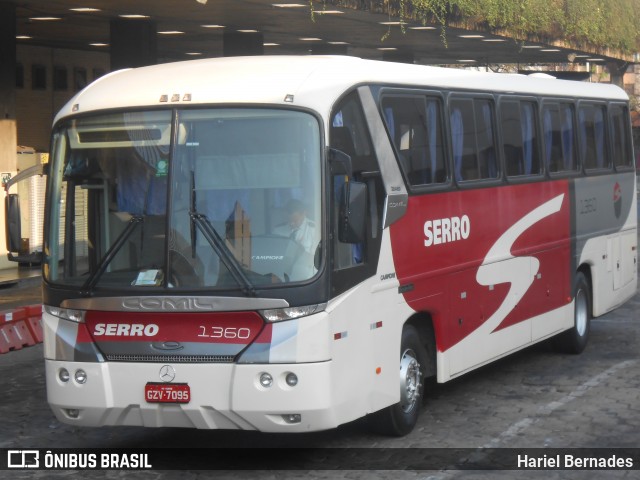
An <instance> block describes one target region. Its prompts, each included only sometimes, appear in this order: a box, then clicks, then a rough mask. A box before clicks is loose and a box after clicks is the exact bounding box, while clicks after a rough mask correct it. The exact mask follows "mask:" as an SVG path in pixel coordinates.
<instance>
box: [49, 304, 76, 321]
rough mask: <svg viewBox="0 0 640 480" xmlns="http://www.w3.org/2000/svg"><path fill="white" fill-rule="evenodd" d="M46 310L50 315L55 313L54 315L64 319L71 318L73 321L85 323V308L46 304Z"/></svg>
mask: <svg viewBox="0 0 640 480" xmlns="http://www.w3.org/2000/svg"><path fill="white" fill-rule="evenodd" d="M44 311H45V312H46V313H48V314H49V315H53V316H54V317H58V318H61V319H63V320H69V321H71V322H76V323H84V315H85V311H84V310H74V309H71V308H60V307H50V306H48V305H45V306H44Z"/></svg>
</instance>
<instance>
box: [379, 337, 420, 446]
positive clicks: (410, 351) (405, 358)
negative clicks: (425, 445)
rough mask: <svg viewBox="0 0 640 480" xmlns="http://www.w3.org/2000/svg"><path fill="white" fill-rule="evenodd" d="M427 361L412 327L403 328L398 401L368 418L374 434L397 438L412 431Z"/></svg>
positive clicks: (418, 409) (417, 411) (418, 408)
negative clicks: (375, 432)
mask: <svg viewBox="0 0 640 480" xmlns="http://www.w3.org/2000/svg"><path fill="white" fill-rule="evenodd" d="M428 361H429V360H428V357H427V352H426V350H425V348H424V346H423V345H422V343H421V340H420V335H419V334H418V331H417V330H416V329H415V327H413V326H412V325H406V326H405V327H404V329H403V330H402V341H401V345H400V368H399V383H400V401H399V402H398V403H396V404H395V405H391V406H389V407H387V408H385V409H383V410H380V411H379V412H376V413H374V414H372V415H371V416H370V418H369V420H370V424H371V426H372V428H373V429H374V430H375V431H377V432H378V433H382V434H384V435H392V436H398V437H400V436H403V435H406V434H408V433H409V432H411V430H413V428H414V427H415V425H416V423H417V421H418V415H419V414H420V407H421V405H422V396H423V394H424V378H425V372H426V365H427V362H428Z"/></svg>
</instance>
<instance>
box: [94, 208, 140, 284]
mask: <svg viewBox="0 0 640 480" xmlns="http://www.w3.org/2000/svg"><path fill="white" fill-rule="evenodd" d="M142 222H144V217H143V216H142V215H134V216H133V217H131V219H130V220H129V223H128V224H127V226H126V228H125V229H124V230H123V231H122V233H121V234H120V235H119V236H118V238H116V241H115V242H114V243H113V245H111V248H110V249H109V250H107V253H106V254H105V256H104V257H102V260H101V261H100V263H99V264H98V268H97V269H96V271H94V272H93V273H92V274H91V276H90V277H89V278H88V279H87V281H86V282H84V285H83V286H82V294H83V295H84V296H89V295H90V294H91V290H92V289H93V287H95V286H96V284H97V283H98V280H100V277H101V276H102V274H103V273H104V272H105V271H106V270H107V267H108V266H109V264H110V263H111V261H112V260H113V258H114V257H115V256H116V254H117V253H118V252H119V251H120V249H121V248H122V246H123V245H124V242H126V241H127V239H128V238H129V237H130V236H131V234H132V233H133V232H134V230H135V229H136V227H137V226H138V225H140V224H141V223H142Z"/></svg>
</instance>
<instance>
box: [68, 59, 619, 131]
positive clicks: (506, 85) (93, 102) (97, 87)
mask: <svg viewBox="0 0 640 480" xmlns="http://www.w3.org/2000/svg"><path fill="white" fill-rule="evenodd" d="M362 84H384V85H397V86H415V87H421V88H435V89H469V90H474V91H487V92H511V93H521V94H524V95H527V94H529V95H553V96H560V97H567V98H578V97H579V98H606V99H615V100H622V101H627V100H628V97H627V95H626V93H625V92H624V91H623V90H622V89H620V88H619V87H616V86H614V85H611V84H596V83H585V82H575V81H566V80H557V79H554V78H540V77H539V76H525V75H517V74H501V73H489V72H477V71H469V70H461V69H452V68H441V67H429V66H419V65H410V64H401V63H391V62H381V61H376V60H364V59H360V58H356V57H347V56H311V55H307V56H254V57H225V58H212V59H203V60H192V61H185V62H177V63H167V64H159V65H153V66H148V67H140V68H135V69H128V70H119V71H116V72H112V73H110V74H107V75H105V76H104V77H102V78H100V79H98V80H97V81H95V82H93V83H92V84H91V85H89V86H88V87H87V88H85V89H84V90H82V91H81V92H79V93H78V94H77V95H76V96H75V97H73V98H72V99H71V100H70V101H69V102H68V103H67V104H66V105H65V106H64V107H63V108H62V110H61V111H60V112H59V113H58V115H57V116H56V119H55V121H58V120H59V119H61V118H64V117H67V116H69V115H71V114H73V113H86V112H90V111H96V110H105V109H114V108H144V107H149V106H162V105H166V106H171V107H173V106H177V105H185V104H186V105H196V104H197V105H203V104H283V105H284V104H289V105H291V104H293V105H296V106H300V107H307V108H311V109H314V110H316V111H318V112H320V113H321V114H323V115H328V113H329V110H330V108H331V106H332V104H333V103H334V102H335V100H336V99H337V98H338V97H340V96H341V95H342V94H343V93H344V92H345V91H347V90H348V89H349V88H350V87H352V86H354V85H362ZM291 96H293V97H291ZM285 98H286V100H285Z"/></svg>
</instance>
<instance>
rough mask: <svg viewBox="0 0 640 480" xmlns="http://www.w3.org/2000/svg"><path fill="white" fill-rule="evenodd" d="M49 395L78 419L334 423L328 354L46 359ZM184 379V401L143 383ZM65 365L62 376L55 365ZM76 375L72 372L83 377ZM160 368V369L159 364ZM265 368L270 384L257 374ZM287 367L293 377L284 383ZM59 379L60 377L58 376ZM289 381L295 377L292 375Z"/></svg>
mask: <svg viewBox="0 0 640 480" xmlns="http://www.w3.org/2000/svg"><path fill="white" fill-rule="evenodd" d="M45 364H46V378H47V397H48V401H49V404H50V406H51V408H52V410H53V412H54V413H55V415H56V417H57V418H58V419H59V420H60V421H62V422H64V423H68V424H72V425H83V426H103V425H131V426H144V427H187V428H201V429H234V430H259V431H264V432H308V431H315V430H326V429H330V428H334V427H336V426H337V419H336V418H337V416H336V412H335V407H334V404H333V403H332V395H331V380H330V379H331V361H326V362H318V363H302V364H249V365H246V364H210V363H209V364H193V363H190V364H181V363H174V364H163V363H127V362H105V363H89V362H69V361H57V360H45ZM164 366H169V367H170V370H172V373H173V372H174V373H175V378H174V379H173V380H172V383H182V384H185V383H186V384H187V385H188V386H189V390H190V400H189V402H188V403H150V402H147V400H146V398H145V385H146V384H147V383H156V384H157V383H162V382H163V378H161V372H160V371H161V369H162V367H164ZM62 369H64V370H66V371H67V372H68V377H69V378H68V380H67V381H63V380H62V379H61V375H60V372H61V370H62ZM80 370H81V371H82V372H84V376H85V378H86V380H85V381H84V383H80V382H78V380H77V379H76V374H78V377H79V378H80V380H82V376H83V374H82V372H80V373H78V371H80ZM165 370H166V369H165ZM263 373H268V374H269V375H270V376H271V378H272V384H271V385H270V386H263V385H262V384H261V382H260V378H261V375H262V374H263ZM290 373H293V374H295V376H296V377H297V384H296V385H293V386H292V385H290V384H288V383H287V381H286V378H287V375H288V374H290ZM62 377H63V378H64V377H65V376H64V375H62ZM291 383H293V382H291Z"/></svg>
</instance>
